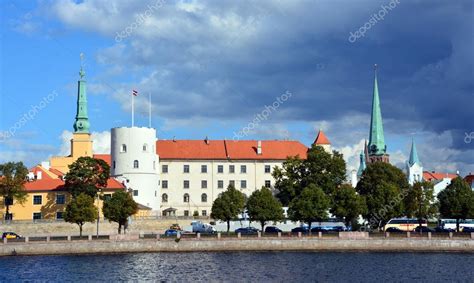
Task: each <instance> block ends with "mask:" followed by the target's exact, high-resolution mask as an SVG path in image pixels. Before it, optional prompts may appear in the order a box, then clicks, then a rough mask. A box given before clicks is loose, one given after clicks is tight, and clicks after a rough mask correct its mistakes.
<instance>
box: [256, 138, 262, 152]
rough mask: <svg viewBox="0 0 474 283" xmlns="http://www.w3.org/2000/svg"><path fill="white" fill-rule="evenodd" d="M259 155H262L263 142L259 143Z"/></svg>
mask: <svg viewBox="0 0 474 283" xmlns="http://www.w3.org/2000/svg"><path fill="white" fill-rule="evenodd" d="M257 154H258V155H262V141H258V142H257Z"/></svg>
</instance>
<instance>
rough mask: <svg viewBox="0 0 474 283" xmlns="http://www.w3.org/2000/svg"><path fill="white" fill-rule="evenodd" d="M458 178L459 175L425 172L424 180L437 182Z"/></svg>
mask: <svg viewBox="0 0 474 283" xmlns="http://www.w3.org/2000/svg"><path fill="white" fill-rule="evenodd" d="M456 177H458V175H456V174H451V173H442V172H429V171H424V172H423V179H425V180H426V181H436V180H442V179H444V178H450V179H454V178H456Z"/></svg>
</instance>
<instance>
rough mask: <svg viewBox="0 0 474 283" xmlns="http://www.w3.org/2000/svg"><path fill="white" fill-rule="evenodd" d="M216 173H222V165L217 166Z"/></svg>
mask: <svg viewBox="0 0 474 283" xmlns="http://www.w3.org/2000/svg"><path fill="white" fill-rule="evenodd" d="M217 173H224V165H217Z"/></svg>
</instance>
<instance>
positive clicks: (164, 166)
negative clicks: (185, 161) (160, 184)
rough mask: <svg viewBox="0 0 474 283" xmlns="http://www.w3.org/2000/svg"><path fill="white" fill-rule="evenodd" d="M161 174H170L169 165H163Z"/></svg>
mask: <svg viewBox="0 0 474 283" xmlns="http://www.w3.org/2000/svg"><path fill="white" fill-rule="evenodd" d="M161 173H168V165H161Z"/></svg>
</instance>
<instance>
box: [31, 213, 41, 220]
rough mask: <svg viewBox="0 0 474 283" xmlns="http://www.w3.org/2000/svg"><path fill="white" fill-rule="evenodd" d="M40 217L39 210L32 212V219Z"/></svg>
mask: <svg viewBox="0 0 474 283" xmlns="http://www.w3.org/2000/svg"><path fill="white" fill-rule="evenodd" d="M38 219H41V212H34V213H33V220H38Z"/></svg>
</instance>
